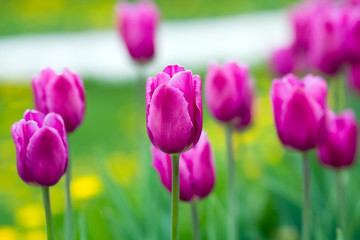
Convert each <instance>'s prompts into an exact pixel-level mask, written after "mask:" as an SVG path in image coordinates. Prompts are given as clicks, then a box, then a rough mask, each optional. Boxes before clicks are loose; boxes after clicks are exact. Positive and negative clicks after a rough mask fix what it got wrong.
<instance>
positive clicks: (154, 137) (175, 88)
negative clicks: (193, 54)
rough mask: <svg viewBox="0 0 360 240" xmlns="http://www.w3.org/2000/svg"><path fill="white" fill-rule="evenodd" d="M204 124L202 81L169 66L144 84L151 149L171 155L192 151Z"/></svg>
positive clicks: (176, 66) (189, 73)
mask: <svg viewBox="0 0 360 240" xmlns="http://www.w3.org/2000/svg"><path fill="white" fill-rule="evenodd" d="M202 122H203V110H202V100H201V78H200V76H199V75H193V74H192V73H191V71H185V69H184V68H183V67H181V66H178V65H169V66H167V67H166V68H165V69H164V70H163V71H162V72H159V73H158V74H157V75H156V77H155V78H153V77H150V78H149V79H148V80H147V83H146V125H147V130H148V134H149V138H150V140H151V142H152V143H153V145H154V146H155V147H156V148H158V149H160V150H161V151H163V152H165V153H168V154H173V153H182V152H185V151H187V150H189V149H191V148H192V147H193V146H194V145H195V144H196V143H197V141H198V140H199V137H200V134H201V130H202Z"/></svg>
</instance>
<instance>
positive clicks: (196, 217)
mask: <svg viewBox="0 0 360 240" xmlns="http://www.w3.org/2000/svg"><path fill="white" fill-rule="evenodd" d="M191 219H192V225H193V239H194V240H200V239H201V236H200V223H199V215H198V212H197V203H196V201H192V202H191Z"/></svg>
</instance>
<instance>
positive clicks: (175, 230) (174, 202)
mask: <svg viewBox="0 0 360 240" xmlns="http://www.w3.org/2000/svg"><path fill="white" fill-rule="evenodd" d="M179 158H180V154H172V155H171V160H172V191H171V192H172V197H171V240H177V239H178V236H179V196H180V188H179Z"/></svg>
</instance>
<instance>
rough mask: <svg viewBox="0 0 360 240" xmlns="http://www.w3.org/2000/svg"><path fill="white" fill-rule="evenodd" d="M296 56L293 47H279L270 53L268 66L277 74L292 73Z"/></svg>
mask: <svg viewBox="0 0 360 240" xmlns="http://www.w3.org/2000/svg"><path fill="white" fill-rule="evenodd" d="M295 64H296V56H295V51H294V49H293V48H289V47H286V48H280V49H277V50H275V51H274V52H273V53H272V56H271V59H270V67H271V69H272V71H273V72H274V73H275V74H276V75H277V76H284V75H286V74H288V73H292V72H293V71H294V69H295Z"/></svg>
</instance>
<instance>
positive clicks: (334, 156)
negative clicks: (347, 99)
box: [318, 110, 358, 168]
mask: <svg viewBox="0 0 360 240" xmlns="http://www.w3.org/2000/svg"><path fill="white" fill-rule="evenodd" d="M357 134H358V126H357V122H356V117H355V114H354V112H353V111H351V110H347V111H345V112H343V113H341V114H339V115H335V114H334V113H333V112H331V113H330V114H329V134H328V137H327V139H326V142H325V143H324V144H323V145H321V146H320V148H319V149H318V155H319V159H320V161H321V162H322V163H323V164H325V165H328V166H330V167H334V168H341V167H347V166H350V165H351V164H352V163H353V162H354V160H355V155H356V149H357Z"/></svg>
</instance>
